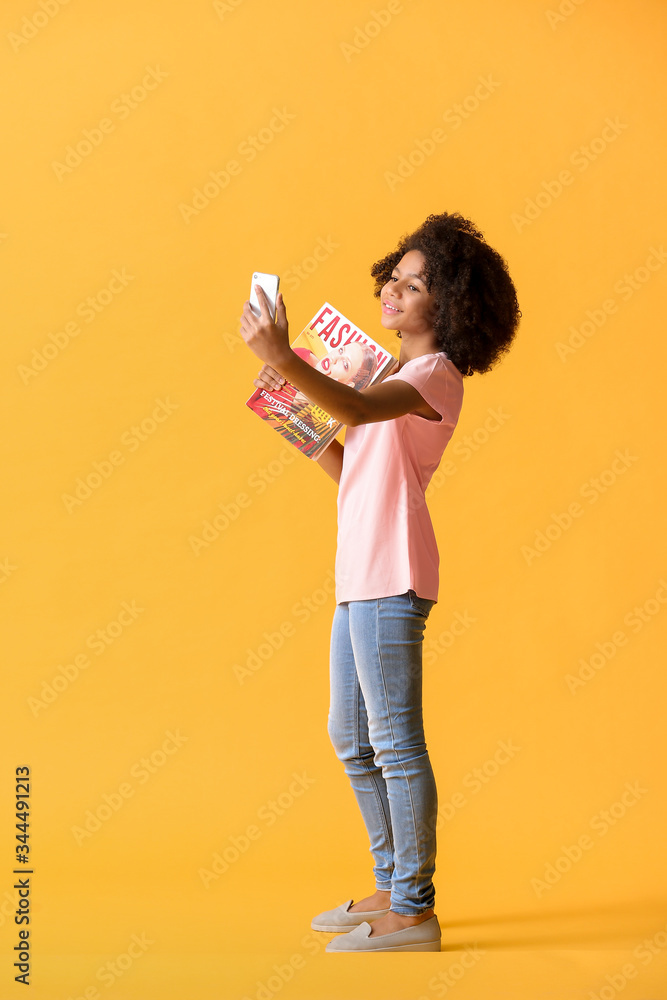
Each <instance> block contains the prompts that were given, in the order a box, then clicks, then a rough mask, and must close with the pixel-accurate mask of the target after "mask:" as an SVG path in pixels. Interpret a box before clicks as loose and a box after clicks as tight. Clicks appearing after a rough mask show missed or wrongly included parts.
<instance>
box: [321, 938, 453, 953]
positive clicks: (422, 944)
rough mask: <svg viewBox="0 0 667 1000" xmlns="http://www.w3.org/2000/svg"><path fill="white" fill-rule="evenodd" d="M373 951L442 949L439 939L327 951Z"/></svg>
mask: <svg viewBox="0 0 667 1000" xmlns="http://www.w3.org/2000/svg"><path fill="white" fill-rule="evenodd" d="M373 951H442V944H441V941H418V942H417V943H416V944H404V945H400V944H397V945H395V946H394V947H393V948H391V947H389V948H336V949H335V950H332V951H330V952H329V954H330V955H335V954H337V952H341V954H345V955H352V954H353V953H354V952H357V953H358V954H364V955H365V954H367V953H368V952H373Z"/></svg>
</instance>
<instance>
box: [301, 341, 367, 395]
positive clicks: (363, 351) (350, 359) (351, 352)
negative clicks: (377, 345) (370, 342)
mask: <svg viewBox="0 0 667 1000" xmlns="http://www.w3.org/2000/svg"><path fill="white" fill-rule="evenodd" d="M369 352H370V354H373V357H370V354H369ZM373 358H374V352H372V351H371V349H370V348H369V347H365V346H364V345H362V344H359V343H356V342H353V343H351V344H342V345H341V346H340V347H337V348H336V349H335V350H333V351H329V353H328V354H325V356H324V357H323V358H321V360H320V361H318V363H317V365H316V366H315V367H316V368H317V369H318V370H319V371H321V372H324V374H325V375H329V376H330V378H334V379H336V381H337V382H343V383H345V384H346V385H354V386H357V387H358V388H364V387H365V385H368V383H369V382H370V379H371V377H372V375H373V374H374V373H375V368H376V367H377V365H376V364H374V363H373ZM364 370H365V372H366V373H367V378H365V379H364V377H363V376H364ZM360 383H362V384H360Z"/></svg>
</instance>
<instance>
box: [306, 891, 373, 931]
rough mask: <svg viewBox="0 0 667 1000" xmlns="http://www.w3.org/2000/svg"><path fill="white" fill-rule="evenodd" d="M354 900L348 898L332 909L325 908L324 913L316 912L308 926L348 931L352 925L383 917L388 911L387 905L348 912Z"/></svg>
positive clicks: (314, 928) (316, 929)
mask: <svg viewBox="0 0 667 1000" xmlns="http://www.w3.org/2000/svg"><path fill="white" fill-rule="evenodd" d="M353 902H354V900H352V899H348V900H346V902H344V903H341V904H340V906H336V907H335V908H334V909H333V910H325V911H324V913H320V914H318V915H317V916H316V917H313V919H312V921H311V924H310V926H311V927H312V928H313V930H314V931H329V932H333V933H335V932H337V931H349V930H350V929H351V928H352V927H357V926H358V925H359V924H360V923H361V922H362V921H364V920H377V918H378V917H384V916H385V915H386V914H387V913H389V909H390V908H389V907H387V908H386V910H359V911H356V910H353V911H352V912H351V913H350V907H351V906H352V903H353Z"/></svg>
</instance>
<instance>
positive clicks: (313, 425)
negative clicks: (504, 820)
mask: <svg viewBox="0 0 667 1000" xmlns="http://www.w3.org/2000/svg"><path fill="white" fill-rule="evenodd" d="M292 350H293V351H295V353H296V354H298V355H299V356H300V357H302V358H303V359H304V361H307V362H308V364H309V365H311V366H312V367H313V368H316V369H317V370H318V371H321V372H324V374H325V375H328V376H329V377H330V378H334V379H336V380H337V381H338V382H343V383H344V384H345V385H350V386H353V388H355V389H365V388H366V387H367V386H369V385H373V384H374V383H376V382H380V381H381V380H382V379H383V378H385V377H386V376H387V375H390V374H391V372H392V371H393V370H394V369H395V368H396V366H397V365H398V359H397V358H395V357H394V356H393V354H390V353H389V351H387V350H386V348H384V347H382V345H381V344H378V343H377V341H375V340H373V338H372V337H369V336H368V335H367V334H365V333H363V331H361V330H360V329H359V328H358V327H356V326H355V325H354V323H352V322H351V321H350V320H349V319H348V318H347V317H346V316H344V315H343V314H342V313H341V312H339V310H338V309H335V308H334V307H333V306H332V305H330V304H329V303H328V302H325V303H324V305H323V306H322V307H321V308H320V309H319V310H318V312H317V313H316V314H315V316H314V317H313V318H312V320H311V321H310V322H309V323H308V325H307V326H306V327H305V328H304V329H303V330H302V331H301V333H300V334H299V336H298V337H297V338H296V340H295V341H294V343H293V344H292ZM246 405H247V406H249V407H250V409H251V410H252V411H253V412H254V413H256V414H257V415H258V416H259V417H261V418H262V420H266V421H267V422H268V423H269V424H270V425H271V426H272V427H273V428H275V430H277V431H278V433H279V434H282V435H283V437H284V438H286V440H287V441H289V442H290V443H291V444H293V445H294V446H295V447H296V448H298V449H299V451H301V452H303V454H304V455H307V456H308V458H313V459H315V458H317V457H318V456H319V455H320V454H321V453H322V452H323V451H324V449H325V448H326V447H327V445H328V444H330V443H331V441H333V439H334V438H335V437H336V435H337V434H338V432H339V430H340V428H341V426H342V423H341V422H340V421H339V420H335V419H334V418H333V417H332V416H331V415H330V414H329V413H327V412H326V411H325V410H323V409H322V408H321V407H320V406H316V405H315V403H311V402H310V400H309V399H308V398H307V397H306V396H305V395H304V394H303V393H302V392H301V391H300V390H299V389H297V388H296V386H294V385H292V384H291V383H290V382H287V383H286V384H285V385H284V386H283V387H282V388H281V389H279V390H274V391H271V392H268V391H267V390H266V389H255V391H254V392H253V394H252V396H251V397H250V399H248V400H247V402H246Z"/></svg>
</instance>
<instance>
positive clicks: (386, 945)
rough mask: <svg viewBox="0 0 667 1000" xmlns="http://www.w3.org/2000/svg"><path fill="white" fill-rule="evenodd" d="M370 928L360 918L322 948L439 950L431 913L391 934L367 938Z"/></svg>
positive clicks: (437, 929) (436, 929)
mask: <svg viewBox="0 0 667 1000" xmlns="http://www.w3.org/2000/svg"><path fill="white" fill-rule="evenodd" d="M371 929H372V928H371V925H370V924H369V923H368V921H364V922H363V923H361V924H359V926H358V927H355V928H353V930H351V931H348V933H347V934H341V935H340V937H337V938H333V939H332V940H331V941H329V944H328V945H327V946H326V948H325V949H324V950H325V951H330V952H331V951H347V952H352V951H356V952H360V951H440V950H441V932H440V924H439V923H438V918H437V917H436V916H435V914H434V915H433V916H432V917H429V918H428V920H422V922H421V923H420V924H412V926H410V927H403V929H402V930H400V931H393V932H392V933H391V934H378V936H377V937H369V935H370V933H371Z"/></svg>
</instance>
